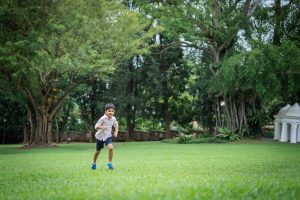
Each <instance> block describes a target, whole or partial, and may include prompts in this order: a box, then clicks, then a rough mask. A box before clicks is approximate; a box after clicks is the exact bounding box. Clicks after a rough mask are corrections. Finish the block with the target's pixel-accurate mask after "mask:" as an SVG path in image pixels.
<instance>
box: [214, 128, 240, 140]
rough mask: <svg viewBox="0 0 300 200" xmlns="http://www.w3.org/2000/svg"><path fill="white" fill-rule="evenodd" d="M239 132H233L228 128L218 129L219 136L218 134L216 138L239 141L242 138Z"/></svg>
mask: <svg viewBox="0 0 300 200" xmlns="http://www.w3.org/2000/svg"><path fill="white" fill-rule="evenodd" d="M237 131H238V130H235V131H231V130H229V129H228V128H218V132H219V134H217V135H216V137H220V138H225V139H228V140H229V141H237V140H240V139H241V138H242V137H241V136H240V135H239V134H238V133H237Z"/></svg>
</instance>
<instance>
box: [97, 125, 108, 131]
mask: <svg viewBox="0 0 300 200" xmlns="http://www.w3.org/2000/svg"><path fill="white" fill-rule="evenodd" d="M99 129H107V126H98V127H97V130H99Z"/></svg>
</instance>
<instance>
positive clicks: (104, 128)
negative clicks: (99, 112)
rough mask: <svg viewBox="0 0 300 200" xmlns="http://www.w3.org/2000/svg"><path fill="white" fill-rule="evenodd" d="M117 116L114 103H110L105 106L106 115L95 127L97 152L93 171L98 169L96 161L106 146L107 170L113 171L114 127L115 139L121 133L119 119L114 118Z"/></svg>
mask: <svg viewBox="0 0 300 200" xmlns="http://www.w3.org/2000/svg"><path fill="white" fill-rule="evenodd" d="M114 114H115V106H114V104H112V103H108V104H106V105H105V113H104V115H103V116H102V117H101V118H100V119H99V120H98V122H97V123H96V125H95V129H96V130H97V132H96V134H95V137H96V152H95V153H94V158H93V162H92V166H91V168H92V169H93V170H95V169H96V161H97V158H98V155H99V154H100V151H101V149H102V148H103V146H104V144H105V145H106V147H107V149H108V163H107V168H108V169H113V166H112V158H113V145H112V134H111V132H112V127H114V128H115V131H114V134H113V136H114V137H117V136H118V131H119V124H118V121H117V119H116V118H115V117H114Z"/></svg>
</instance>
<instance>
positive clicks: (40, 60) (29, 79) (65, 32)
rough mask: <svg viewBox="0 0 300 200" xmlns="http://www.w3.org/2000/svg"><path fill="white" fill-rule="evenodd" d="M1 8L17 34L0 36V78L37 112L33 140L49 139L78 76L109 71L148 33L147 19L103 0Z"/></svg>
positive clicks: (9, 27) (10, 4)
mask: <svg viewBox="0 0 300 200" xmlns="http://www.w3.org/2000/svg"><path fill="white" fill-rule="evenodd" d="M3 11H4V12H6V14H7V15H8V16H11V18H8V19H4V21H3V22H2V26H5V30H6V33H7V35H9V34H11V33H13V35H14V36H15V37H14V38H12V37H9V38H5V37H3V38H1V40H2V41H3V42H4V44H5V45H4V47H3V48H2V51H3V52H4V53H5V54H2V55H3V56H2V58H3V60H2V64H3V65H2V66H4V68H2V69H1V74H2V75H4V76H3V77H4V78H3V79H2V80H5V81H8V82H9V81H11V82H12V81H13V82H14V83H15V85H16V86H18V88H19V89H20V90H21V91H23V92H24V93H25V94H26V96H27V98H28V102H29V104H30V105H29V106H28V107H29V108H31V109H32V113H34V116H35V119H34V120H32V121H33V122H35V126H34V127H35V135H34V141H33V142H34V143H52V132H51V130H52V120H53V118H54V116H55V114H56V113H57V111H58V109H59V108H60V107H61V105H62V102H63V101H64V100H65V98H66V97H67V96H68V95H69V94H70V93H71V92H72V91H74V89H75V88H76V87H77V86H78V85H79V84H81V83H83V82H85V80H84V79H83V78H81V77H84V75H85V74H88V75H89V76H88V77H89V79H93V78H96V77H98V76H103V75H104V74H105V73H107V72H111V71H112V70H113V69H114V68H115V66H116V65H117V64H118V63H119V62H122V61H123V60H126V59H128V58H129V57H130V56H131V55H132V54H133V53H137V52H138V49H139V48H140V47H141V45H142V44H143V38H144V37H147V36H146V35H145V34H144V35H142V36H141V34H142V33H143V32H144V31H143V30H144V26H146V23H144V21H143V24H141V21H139V19H138V15H137V14H135V13H131V12H129V11H128V10H126V9H125V8H124V7H123V6H122V5H121V4H119V3H112V2H108V1H105V0H99V1H98V0H97V1H96V0H95V1H88V2H86V1H71V0H70V1H69V0H66V1H63V2H61V1H60V2H57V1H48V2H46V3H44V2H43V3H40V2H39V3H38V4H34V3H33V2H31V1H24V2H22V3H19V1H10V2H7V3H6V4H4V7H3ZM14 15H17V16H18V17H17V18H15V17H14ZM40 16H41V17H40ZM15 19H17V20H18V21H16V20H15ZM41 19H42V20H41ZM11 20H12V21H11ZM12 24H13V25H12ZM3 35H6V34H3ZM4 56H5V57H4ZM5 77H6V78H5ZM85 77H86V76H85Z"/></svg>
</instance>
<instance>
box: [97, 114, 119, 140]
mask: <svg viewBox="0 0 300 200" xmlns="http://www.w3.org/2000/svg"><path fill="white" fill-rule="evenodd" d="M98 126H105V127H106V129H98V130H97V127H98ZM112 127H115V129H118V127H119V124H118V121H117V119H116V118H115V117H114V116H112V117H111V118H109V117H107V115H105V114H104V115H103V116H102V117H101V118H100V119H99V120H98V122H97V123H96V124H95V129H96V130H97V132H96V134H95V137H96V139H97V140H101V141H105V140H107V138H109V137H111V136H112V134H111V131H112Z"/></svg>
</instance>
